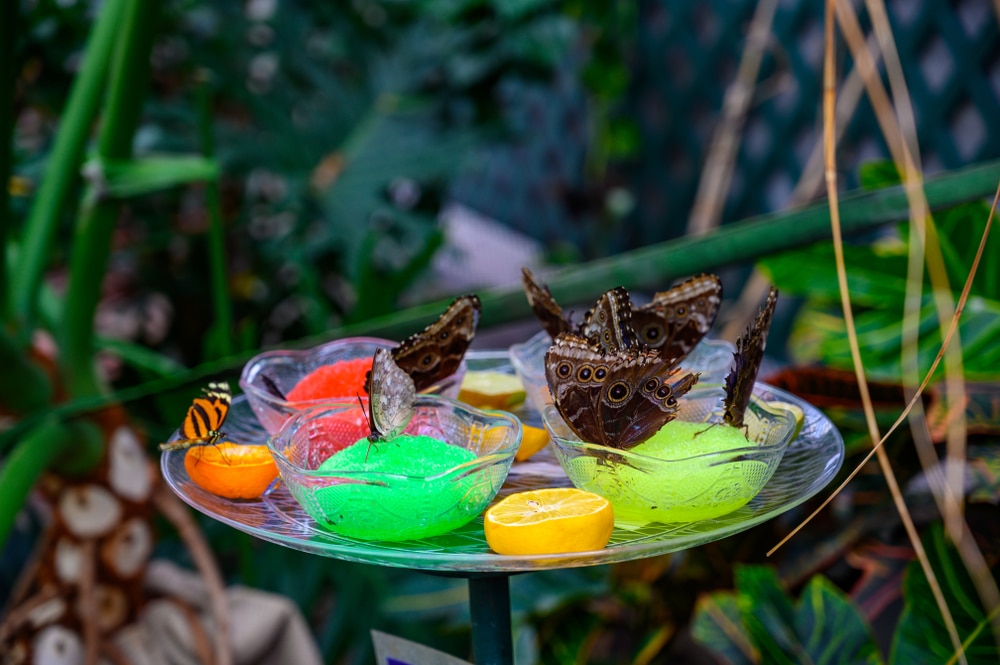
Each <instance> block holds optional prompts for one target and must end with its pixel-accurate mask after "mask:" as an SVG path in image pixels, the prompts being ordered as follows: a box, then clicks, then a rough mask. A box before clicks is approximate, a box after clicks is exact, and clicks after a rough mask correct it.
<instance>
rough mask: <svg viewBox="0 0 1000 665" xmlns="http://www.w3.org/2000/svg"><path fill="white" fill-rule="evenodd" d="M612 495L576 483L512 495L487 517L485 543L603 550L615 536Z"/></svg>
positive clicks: (538, 550)
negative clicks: (586, 488) (599, 493)
mask: <svg viewBox="0 0 1000 665" xmlns="http://www.w3.org/2000/svg"><path fill="white" fill-rule="evenodd" d="M614 526H615V516H614V511H613V510H612V508H611V504H610V503H608V500H607V499H605V498H604V497H602V496H599V495H597V494H594V493H592V492H586V491H584V490H580V489H576V488H573V487H558V488H550V489H540V490H529V491H526V492H517V493H516V494H511V495H510V496H508V497H507V498H505V499H503V500H502V501H499V502H497V503H496V504H494V505H493V506H491V507H490V508H489V509H488V510H487V511H486V514H485V515H484V517H483V529H484V530H485V532H486V542H487V543H488V544H489V546H490V549H492V550H493V551H494V552H496V553H497V554H562V553H566V552H587V551H590V550H599V549H601V548H603V547H605V546H606V545H607V544H608V541H609V540H611V531H612V530H613V529H614Z"/></svg>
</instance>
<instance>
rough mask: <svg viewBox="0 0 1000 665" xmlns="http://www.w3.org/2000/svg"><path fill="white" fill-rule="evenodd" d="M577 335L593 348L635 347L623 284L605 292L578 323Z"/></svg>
mask: <svg viewBox="0 0 1000 665" xmlns="http://www.w3.org/2000/svg"><path fill="white" fill-rule="evenodd" d="M579 332H580V336H581V337H583V338H584V339H585V340H587V344H589V345H590V346H591V347H592V348H594V349H599V350H600V351H603V352H605V353H607V352H609V351H625V350H628V349H633V350H638V349H639V340H638V338H637V337H636V334H635V328H633V327H632V301H631V299H630V298H629V296H628V291H626V290H625V288H624V287H621V286H619V287H618V288H615V289H611V290H610V291H606V292H605V293H604V294H603V295H602V296H601V297H600V298H598V299H597V302H596V303H594V306H593V307H592V308H591V309H590V311H589V312H587V316H586V318H585V319H584V321H583V323H582V324H581V325H580V330H579Z"/></svg>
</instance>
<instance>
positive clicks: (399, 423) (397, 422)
mask: <svg viewBox="0 0 1000 665" xmlns="http://www.w3.org/2000/svg"><path fill="white" fill-rule="evenodd" d="M365 387H366V389H367V390H368V395H369V399H368V426H369V428H370V429H371V434H370V435H368V442H369V443H379V442H381V441H386V440H389V439H392V438H395V437H396V436H399V434H401V433H402V431H403V430H404V429H406V426H407V425H409V424H410V420H411V419H412V418H413V414H414V413H415V412H416V404H417V390H416V386H415V385H414V382H413V379H412V378H410V375H409V374H407V373H406V372H404V371H403V370H402V369H401V368H400V367H399V365H398V364H397V363H396V361H395V360H393V357H392V351H390V350H388V349H377V350H376V351H375V357H374V358H373V359H372V371H371V373H370V374H369V375H368V380H367V385H366V386H365Z"/></svg>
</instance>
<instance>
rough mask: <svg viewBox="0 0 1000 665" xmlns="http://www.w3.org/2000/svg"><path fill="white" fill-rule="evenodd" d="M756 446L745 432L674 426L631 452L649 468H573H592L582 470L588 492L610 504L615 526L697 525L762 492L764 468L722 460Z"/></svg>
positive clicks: (616, 465) (719, 427)
mask: <svg viewBox="0 0 1000 665" xmlns="http://www.w3.org/2000/svg"><path fill="white" fill-rule="evenodd" d="M752 446H754V444H753V443H752V442H750V441H748V440H747V438H746V436H745V435H744V433H743V430H742V429H738V428H735V427H729V426H727V425H721V424H718V425H713V426H710V425H707V424H706V423H691V422H685V421H679V420H674V421H671V422H669V423H667V424H666V425H664V426H663V427H662V428H661V429H660V430H659V431H658V432H657V433H656V434H654V435H653V436H652V437H651V438H650V439H648V440H647V441H645V442H643V443H641V444H639V445H638V446H636V447H634V448H632V449H631V450H630V452H632V453H635V454H636V455H642V456H644V457H648V458H654V459H651V460H649V461H648V462H638V461H637V462H634V464H633V465H628V464H619V463H615V462H603V461H601V460H598V459H595V458H578V459H577V460H574V462H575V463H580V464H589V465H590V468H589V469H586V470H584V469H578V471H579V472H582V473H581V474H580V475H585V474H586V475H589V482H587V483H586V484H587V485H589V486H588V487H585V489H589V490H591V491H594V492H597V493H598V494H601V495H603V496H605V497H606V498H607V499H608V500H609V501H611V503H612V505H613V506H614V510H615V518H616V522H622V523H630V522H694V521H697V520H706V519H712V518H715V517H719V516H721V515H725V514H726V513H730V512H732V511H734V510H736V509H737V508H740V507H741V506H743V505H745V504H746V503H747V502H748V501H750V499H752V498H753V497H754V496H755V495H756V494H757V492H759V491H760V489H761V487H762V486H763V484H764V482H766V479H764V478H763V474H767V473H768V468H767V465H766V464H764V463H762V462H759V461H752V460H745V459H739V453H734V454H733V455H732V456H727V455H725V454H720V453H725V452H726V451H733V450H739V449H745V448H748V447H752ZM630 459H631V458H630ZM636 467H638V468H636ZM762 479H763V482H761V481H762Z"/></svg>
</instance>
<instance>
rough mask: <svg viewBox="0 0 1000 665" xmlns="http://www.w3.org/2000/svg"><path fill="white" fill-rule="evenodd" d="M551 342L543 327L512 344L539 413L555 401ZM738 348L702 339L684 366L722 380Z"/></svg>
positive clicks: (519, 371)
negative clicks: (549, 377)
mask: <svg viewBox="0 0 1000 665" xmlns="http://www.w3.org/2000/svg"><path fill="white" fill-rule="evenodd" d="M551 345H552V338H551V337H549V334H548V333H547V332H545V331H544V330H543V331H541V332H539V333H537V334H536V335H534V336H533V337H531V338H530V339H528V341H526V342H521V343H520V344H514V345H512V346H511V347H510V364H511V365H513V366H514V371H515V372H516V373H517V376H518V378H520V379H521V383H522V384H524V390H525V393H526V394H527V398H528V402H529V403H530V404H531V406H533V407H534V408H535V409H536V410H538V412H539V413H541V412H544V411H545V407H546V406H548V405H550V404H552V396H551V395H550V394H549V386H548V384H547V383H546V382H545V352H546V351H548V350H549V347H550V346H551ZM735 350H736V349H735V347H733V345H732V344H730V343H729V342H725V341H722V340H716V339H702V340H701V341H700V342H698V344H697V345H696V346H695V347H694V348H693V349H692V350H691V353H689V354H688V355H687V357H686V358H684V360H682V361H681V362H680V366H681V367H682V368H684V369H685V370H687V371H689V372H701V377H700V378H699V379H698V382H699V383H700V384H704V383H722V382H723V381H725V379H726V374H728V373H729V368H730V367H731V366H732V364H733V352H734V351H735Z"/></svg>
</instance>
